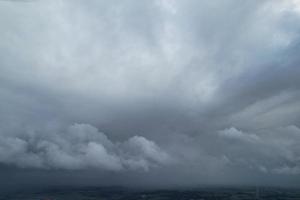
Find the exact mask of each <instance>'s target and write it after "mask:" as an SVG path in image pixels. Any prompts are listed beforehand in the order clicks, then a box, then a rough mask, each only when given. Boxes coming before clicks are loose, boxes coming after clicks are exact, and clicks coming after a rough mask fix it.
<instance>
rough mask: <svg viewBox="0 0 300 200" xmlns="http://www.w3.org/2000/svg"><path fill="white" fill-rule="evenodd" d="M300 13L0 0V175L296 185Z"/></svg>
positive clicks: (265, 4) (295, 7)
mask: <svg viewBox="0 0 300 200" xmlns="http://www.w3.org/2000/svg"><path fill="white" fill-rule="evenodd" d="M299 10H300V2H298V1H293V0H287V1H244V2H243V3H240V2H237V1H234V0H226V1H222V2H213V1H209V2H208V1H207V2H204V1H196V0H190V1H176V0H156V1H135V0H125V1H122V2H118V3H116V2H108V1H88V2H86V1H80V0H75V1H69V0H54V1H31V2H30V3H26V4H23V3H21V2H18V3H14V2H13V1H1V2H0V13H1V18H0V24H1V27H0V29H1V30H0V36H1V42H0V58H1V61H0V64H1V66H0V97H1V101H0V128H1V129H0V162H1V164H2V165H3V170H1V171H5V167H7V166H14V167H15V168H14V169H13V170H12V171H13V173H17V172H18V174H19V173H21V172H22V173H23V170H25V171H26V170H33V171H32V173H33V174H35V173H36V174H38V175H37V177H41V176H43V175H41V174H43V173H45V174H47V173H52V172H51V171H54V172H53V173H63V172H64V173H72V172H74V171H76V170H83V171H85V174H86V177H89V176H91V175H90V174H93V175H95V176H96V177H98V175H99V176H101V177H110V180H111V182H110V183H108V184H114V183H122V184H132V185H138V184H141V182H144V183H143V184H145V185H147V183H148V184H157V183H158V182H161V183H160V184H161V185H163V184H165V185H178V186H180V185H188V184H189V185H195V184H199V183H203V184H205V183H206V184H213V183H214V184H216V183H221V184H238V183H240V184H246V183H251V184H255V183H258V182H261V184H271V183H273V182H274V180H280V179H284V180H285V181H283V182H282V184H285V185H288V184H290V185H293V184H294V185H295V184H297V181H295V180H294V178H295V176H296V177H299V174H300V170H299V168H300V163H299V159H300V155H299V153H300V150H299V148H298V146H299V145H300V144H299V142H298V141H299V135H300V131H299V126H300V122H299V117H300V116H299V115H300V114H299V113H300V101H299V99H300V82H299V80H300V79H299V78H298V77H299V75H300V68H299V63H300V60H299V56H298V52H299V48H300V38H299V33H300V23H299V20H300V11H299ZM61 170H62V171H61ZM49 171H50V172H49ZM70 171H71V172H70ZM26 173H27V172H26ZM26 173H25V172H24V174H26ZM111 173H113V174H111ZM27 174H28V173H27ZM29 174H31V173H29ZM100 174H101V175H100ZM174 174H175V175H174ZM24 176H25V175H24ZM28 176H29V177H30V175H28ZM293 176H294V177H293ZM130 177H135V181H129V180H128V179H129V178H130ZM259 177H263V178H262V179H264V180H261V178H259ZM78 179H82V177H80V178H78ZM163 179H164V180H163ZM165 179H169V181H167V180H165ZM47 180H49V181H50V179H47V178H46V180H45V182H47ZM139 180H141V181H139ZM93 182H94V183H100V182H101V181H100V182H99V181H93ZM104 182H105V181H102V182H101V183H104ZM298 183H299V182H298Z"/></svg>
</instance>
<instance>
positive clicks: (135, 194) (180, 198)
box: [0, 187, 300, 200]
mask: <svg viewBox="0 0 300 200" xmlns="http://www.w3.org/2000/svg"><path fill="white" fill-rule="evenodd" d="M19 199H22V200H299V199H300V189H296V188H291V189H288V188H268V187H264V188H257V187H245V188H242V187H241V188H230V187H224V188H217V187H213V188H210V187H208V188H200V189H189V190H135V189H126V188H119V187H106V188H97V187H84V188H63V189H62V188H56V189H55V188H53V189H45V190H39V191H23V192H18V193H17V194H6V195H4V196H0V200H19Z"/></svg>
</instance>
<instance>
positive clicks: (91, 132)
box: [0, 124, 171, 171]
mask: <svg viewBox="0 0 300 200" xmlns="http://www.w3.org/2000/svg"><path fill="white" fill-rule="evenodd" d="M0 139H1V140H0V152H1V153H0V162H2V163H4V164H13V165H17V166H18V167H22V168H42V169H69V170H78V169H103V170H112V171H120V170H125V169H127V170H130V169H142V170H146V171H148V170H149V168H151V167H156V166H158V165H161V164H166V163H168V162H170V160H171V158H170V157H169V155H168V154H166V153H165V152H164V151H162V150H161V149H160V148H159V147H158V146H157V145H156V144H155V143H154V142H153V141H149V140H147V139H146V138H144V137H141V136H134V137H131V138H129V139H128V140H127V141H124V142H122V143H120V142H118V143H113V142H111V141H110V140H109V139H108V138H107V137H106V135H105V134H104V133H102V132H99V131H98V130H97V129H96V128H95V127H93V126H91V125H88V124H74V125H72V126H70V127H68V128H67V129H66V130H65V132H57V133H56V132H52V133H51V132H46V133H45V132H43V133H36V132H27V133H25V134H24V135H22V136H19V137H11V136H1V137H0Z"/></svg>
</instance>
